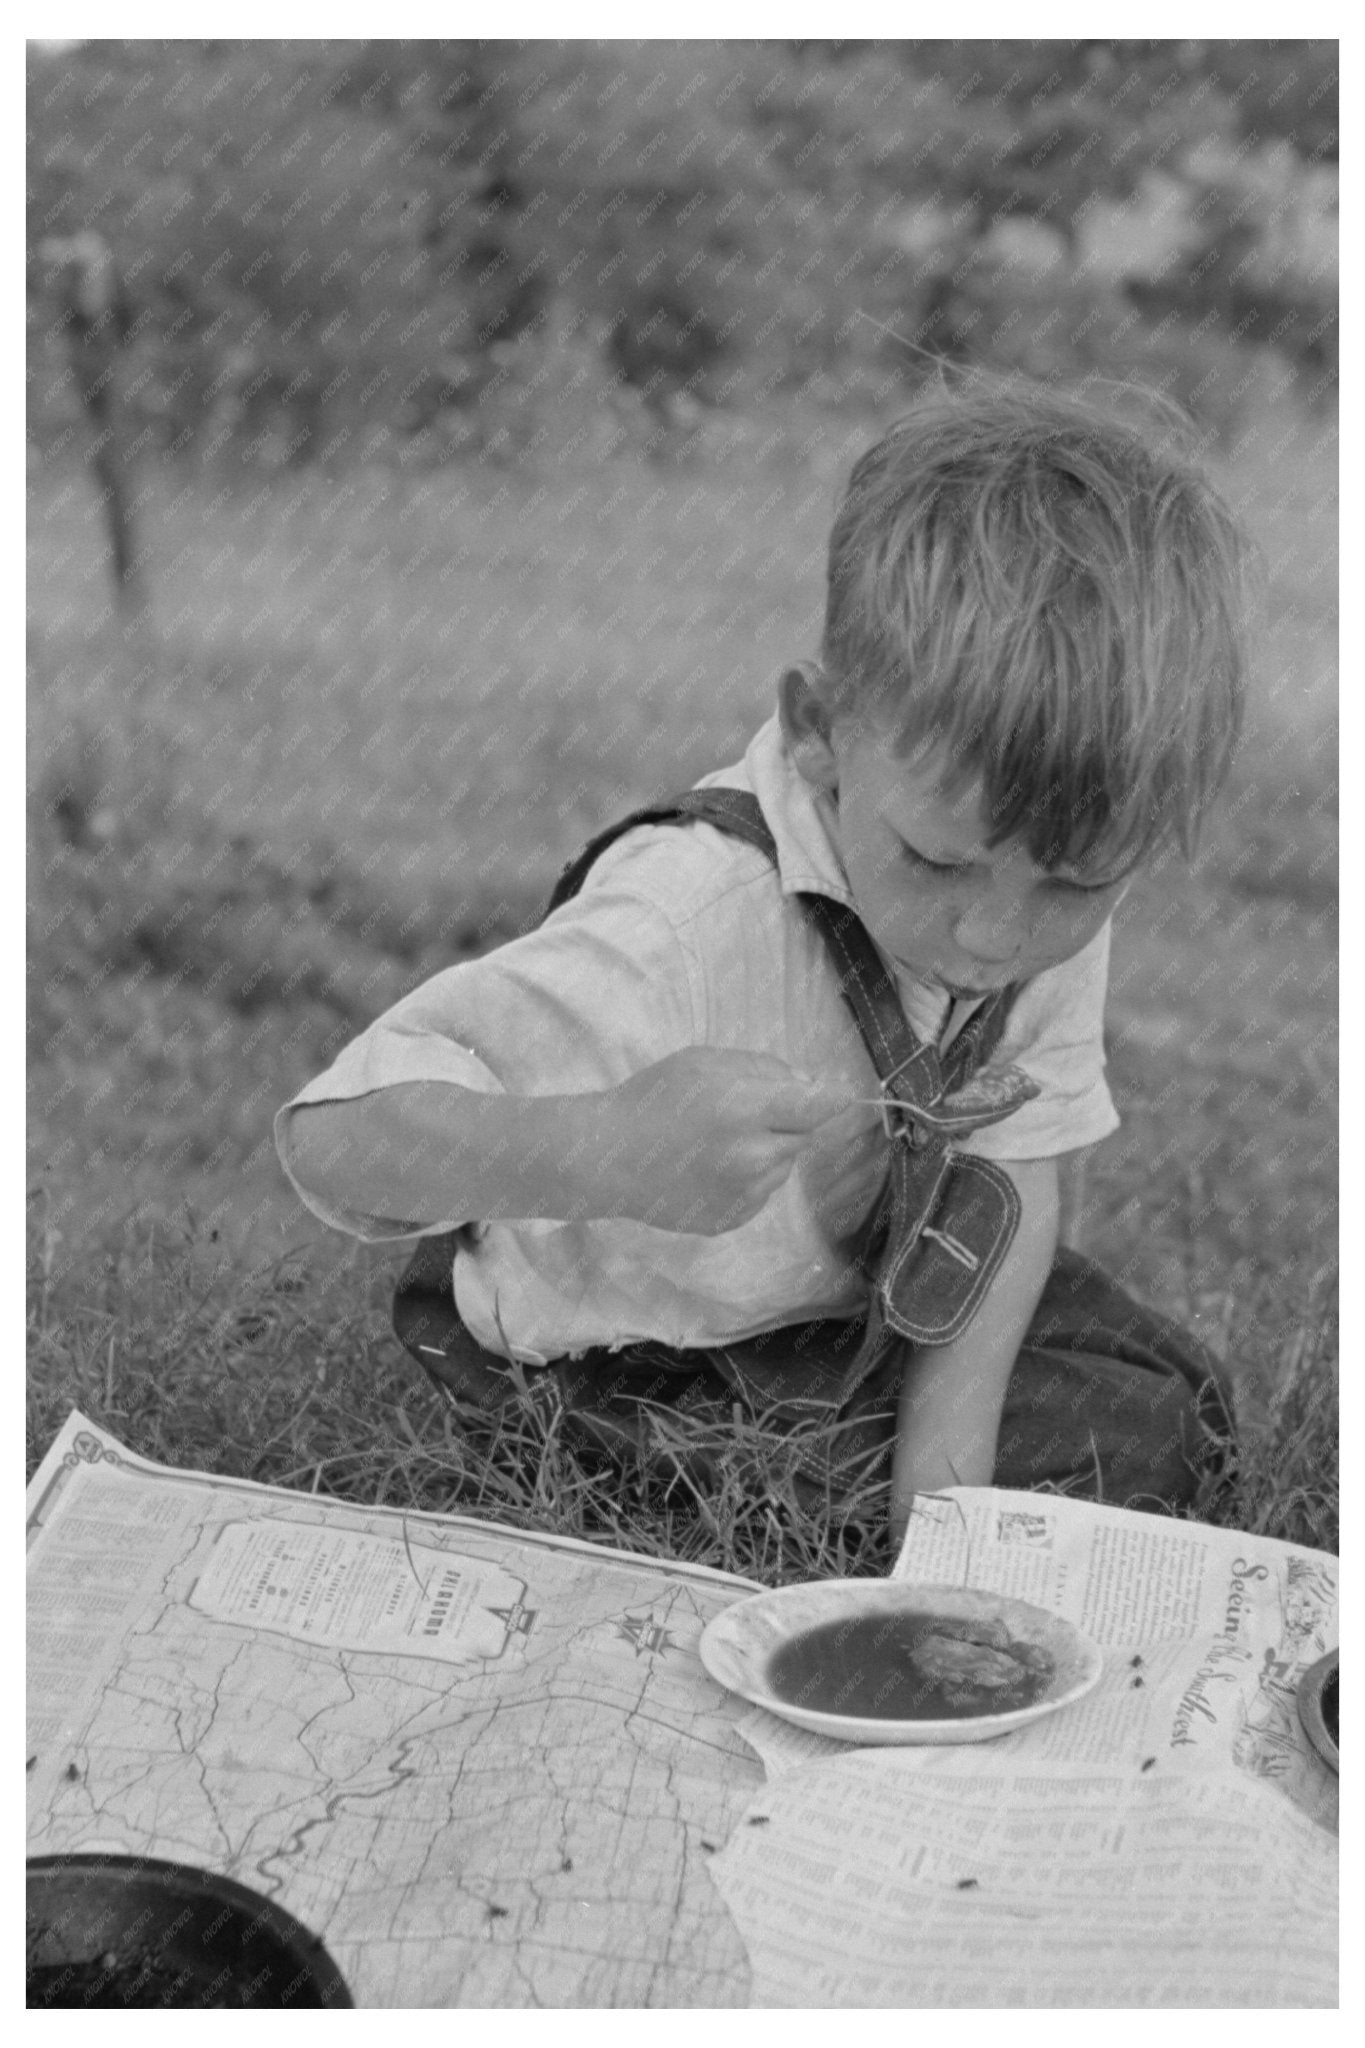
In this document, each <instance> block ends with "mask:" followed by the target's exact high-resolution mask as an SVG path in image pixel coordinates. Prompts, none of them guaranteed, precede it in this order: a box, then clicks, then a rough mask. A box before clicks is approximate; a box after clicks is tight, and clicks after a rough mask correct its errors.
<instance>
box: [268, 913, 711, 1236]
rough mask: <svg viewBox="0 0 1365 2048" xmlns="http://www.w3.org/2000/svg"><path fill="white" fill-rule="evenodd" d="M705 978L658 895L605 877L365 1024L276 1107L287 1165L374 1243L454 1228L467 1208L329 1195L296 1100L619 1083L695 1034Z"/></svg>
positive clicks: (319, 1208) (557, 1089) (305, 1194)
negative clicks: (388, 1209)
mask: <svg viewBox="0 0 1365 2048" xmlns="http://www.w3.org/2000/svg"><path fill="white" fill-rule="evenodd" d="M698 983H699V970H698V967H697V964H696V962H695V960H694V959H693V958H692V957H691V955H690V954H689V952H688V950H687V949H686V948H685V947H684V945H683V943H682V941H681V939H680V938H679V935H678V933H677V931H676V930H675V928H674V926H673V924H672V922H671V921H670V919H669V918H668V917H667V916H666V915H665V913H664V912H663V911H662V910H661V909H660V908H659V907H658V905H657V904H655V903H654V902H652V901H650V900H649V899H648V898H646V897H645V896H643V895H641V894H639V893H638V892H637V891H635V890H633V889H630V888H628V887H625V886H623V885H621V884H619V883H614V882H612V881H610V880H603V881H602V882H601V883H599V884H597V885H596V886H592V887H589V888H586V889H585V890H584V891H583V892H582V893H581V894H580V895H578V896H576V897H574V898H573V899H572V900H571V901H570V902H569V903H566V904H564V905H562V906H561V908H560V909H559V910H557V911H555V912H554V913H553V914H552V915H551V916H550V917H548V918H547V919H546V920H545V922H544V923H543V924H542V925H541V926H539V927H538V929H537V930H535V931H533V932H528V933H527V934H526V935H525V936H524V937H522V938H519V939H513V940H511V941H509V943H508V944H506V945H504V946H500V947H497V948H496V949H495V950H494V951H493V952H491V953H487V954H485V955H483V956H482V957H481V958H480V959H477V960H468V961H463V962H461V964H460V965H459V966H457V967H450V968H447V969H445V971H444V972H442V973H440V974H437V975H434V976H433V977H432V978H431V980H429V981H426V982H424V983H423V984H422V986H421V987H420V988H416V989H414V990H413V991H412V992H411V994H409V995H406V996H404V997H403V998H402V1000H401V1001H399V1002H397V1003H395V1004H394V1006H393V1007H392V1009H390V1010H387V1011H386V1012H385V1013H384V1015H383V1016H382V1017H379V1018H377V1019H376V1021H375V1022H374V1023H373V1024H371V1025H370V1026H369V1027H368V1028H367V1029H366V1030H364V1031H362V1032H361V1033H360V1035H359V1037H357V1038H355V1039H353V1040H352V1041H351V1043H350V1044H349V1045H347V1046H346V1047H345V1048H344V1049H343V1050H342V1052H341V1053H340V1054H339V1055H338V1057H337V1058H336V1059H335V1060H334V1061H333V1063H332V1065H331V1066H330V1067H328V1068H327V1069H326V1071H325V1072H324V1073H322V1074H319V1075H318V1076H317V1077H316V1078H315V1079H314V1080H312V1081H310V1082H309V1083H308V1084H307V1086H306V1087H304V1088H302V1089H300V1090H299V1092H298V1094H297V1095H295V1096H294V1097H293V1098H292V1099H291V1100H290V1101H289V1102H287V1103H285V1105H284V1106H283V1108H281V1109H280V1110H279V1111H278V1112H277V1114H276V1117H275V1123H274V1133H275V1147H276V1151H277V1152H278V1154H279V1159H280V1164H281V1166H282V1167H283V1169H284V1172H285V1174H286V1176H287V1178H288V1180H289V1182H290V1185H291V1186H292V1187H293V1188H294V1190H295V1192H296V1193H297V1195H298V1196H299V1199H300V1200H301V1201H302V1202H303V1203H304V1204H305V1206H306V1207H307V1208H308V1209H310V1210H311V1211H312V1213H313V1214H314V1215H315V1216H317V1217H318V1218H319V1219H320V1220H321V1221H322V1222H324V1223H326V1224H329V1225H330V1226H331V1227H332V1228H333V1229H337V1230H344V1231H348V1232H349V1233H351V1234H352V1235H354V1236H357V1237H361V1238H364V1239H365V1240H367V1241H371V1242H378V1241H382V1240H383V1239H386V1238H393V1237H405V1236H414V1235H423V1234H425V1235H430V1234H432V1233H434V1232H437V1231H442V1230H450V1229H452V1228H454V1227H456V1220H457V1219H451V1220H448V1221H444V1222H435V1223H414V1222H411V1221H408V1220H404V1219H403V1218H400V1217H389V1216H372V1215H367V1214H365V1213H363V1212H361V1211H359V1210H353V1209H350V1208H339V1207H337V1206H335V1205H334V1204H332V1203H329V1202H326V1201H324V1200H323V1199H322V1198H320V1197H319V1196H318V1195H317V1194H316V1193H315V1192H314V1191H313V1190H312V1189H310V1188H308V1187H306V1186H305V1185H304V1184H303V1182H302V1181H301V1180H300V1179H299V1176H298V1174H297V1172H296V1170H295V1163H294V1158H293V1150H292V1142H291V1124H292V1121H293V1118H294V1114H295V1112H296V1111H297V1110H299V1109H302V1108H304V1107H306V1106H307V1105H309V1104H311V1103H321V1102H346V1101H354V1100H356V1099H358V1098H359V1097H361V1096H365V1095H371V1094H374V1093H376V1092H377V1091H378V1090H380V1089H384V1088H392V1087H395V1086H396V1085H398V1084H399V1083H402V1082H411V1081H449V1082H453V1083H455V1084H456V1085H457V1086H459V1087H463V1088H472V1089H476V1090H479V1091H480V1092H482V1093H487V1094H497V1093H505V1094H508V1095H525V1096H535V1095H577V1094H585V1093H589V1092H592V1091H595V1090H601V1089H606V1088H612V1087H615V1086H617V1085H618V1084H619V1083H620V1082H622V1081H625V1080H628V1079H629V1077H630V1076H631V1075H632V1074H634V1073H637V1072H639V1071H640V1070H641V1069H642V1068H643V1067H646V1066H649V1065H652V1064H653V1063H654V1062H655V1061H657V1060H661V1059H663V1058H664V1057H665V1056H666V1055H667V1054H668V1053H670V1052H674V1051H678V1050H681V1049H682V1047H684V1046H688V1045H693V1044H696V1043H698V1042H699V1025H698V1009H697V996H698ZM458 1220H460V1221H463V1220H464V1219H463V1218H460V1219H458Z"/></svg>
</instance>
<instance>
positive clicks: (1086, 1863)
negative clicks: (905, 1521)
mask: <svg viewBox="0 0 1365 2048" xmlns="http://www.w3.org/2000/svg"><path fill="white" fill-rule="evenodd" d="M917 1508H918V1511H917V1513H916V1514H915V1516H914V1518H913V1519H912V1522H911V1526H910V1530H909V1532H908V1534H907V1537H906V1541H905V1544H904V1547H903V1549H902V1552H901V1555H900V1557H899V1559H898V1560H897V1564H896V1568H895V1573H894V1576H895V1577H896V1578H898V1579H902V1580H905V1581H907V1582H911V1583H915V1582H918V1583H920V1584H938V1585H943V1584H949V1585H961V1584H966V1583H970V1584H971V1585H973V1586H977V1587H983V1588H986V1589H989V1590H992V1591H996V1592H1000V1593H1005V1594H1010V1595H1012V1596H1014V1597H1016V1598H1019V1599H1024V1600H1028V1601H1031V1602H1032V1603H1033V1604H1034V1605H1036V1606H1039V1607H1044V1608H1048V1609H1050V1610H1052V1611H1053V1612H1056V1613H1059V1614H1062V1615H1064V1616H1065V1617H1066V1618H1067V1619H1068V1620H1069V1621H1072V1622H1074V1623H1075V1624H1076V1625H1077V1626H1078V1627H1080V1628H1082V1629H1084V1630H1085V1632H1086V1633H1087V1634H1088V1635H1090V1636H1092V1637H1093V1638H1094V1639H1095V1640H1096V1641H1097V1642H1098V1643H1099V1644H1100V1645H1101V1647H1102V1648H1103V1649H1104V1650H1105V1652H1106V1657H1105V1670H1104V1675H1103V1677H1102V1679H1101V1681H1100V1683H1099V1685H1098V1686H1097V1687H1096V1689H1095V1690H1094V1691H1093V1692H1092V1693H1090V1694H1089V1695H1088V1696H1087V1697H1086V1698H1085V1699H1083V1700H1080V1701H1078V1702H1076V1703H1075V1704H1074V1705H1072V1706H1070V1707H1067V1708H1065V1709H1064V1710H1062V1711H1060V1712H1058V1713H1056V1714H1054V1715H1050V1716H1048V1717H1046V1718H1044V1719H1042V1720H1040V1721H1037V1722H1035V1723H1033V1724H1031V1725H1030V1726H1028V1727H1025V1728H1022V1729H1020V1730H1018V1731H1016V1732H1015V1733H1013V1734H1011V1735H1008V1736H1004V1737H998V1738H996V1739H995V1740H993V1741H991V1742H988V1743H983V1744H980V1745H975V1744H971V1745H962V1746H956V1747H952V1748H943V1749H937V1748H918V1749H916V1748H906V1749H892V1750H871V1749H863V1750H853V1749H849V1748H848V1747H846V1746H844V1745H841V1744H835V1743H832V1742H827V1741H825V1740H823V1739H822V1738H821V1737H819V1736H814V1735H810V1734H807V1733H805V1732H804V1731H801V1730H798V1729H795V1728H792V1727H790V1726H788V1725H787V1724H786V1723H784V1722H781V1721H778V1720H776V1719H775V1718H774V1717H773V1716H771V1715H768V1714H766V1713H762V1712H758V1711H756V1712H755V1713H753V1714H752V1715H751V1716H750V1718H749V1719H748V1721H746V1723H745V1724H744V1727H745V1733H746V1734H747V1735H748V1736H749V1739H750V1740H751V1741H752V1742H753V1743H754V1745H755V1747H756V1748H757V1749H758V1750H759V1753H760V1754H761V1755H762V1757H763V1759H764V1762H765V1766H766V1768H767V1773H768V1784H767V1786H766V1788H765V1790H764V1793H763V1794H762V1795H761V1797H760V1798H759V1799H757V1800H756V1801H755V1802H754V1804H753V1805H752V1806H751V1808H750V1810H749V1813H748V1814H747V1815H746V1824H745V1825H743V1826H741V1827H740V1828H738V1829H737V1830H736V1832H735V1834H734V1836H733V1837H732V1839H731V1841H730V1843H729V1844H728V1846H727V1848H726V1849H725V1851H724V1853H723V1855H722V1856H720V1857H719V1858H717V1859H716V1862H715V1863H714V1864H713V1866H712V1870H713V1875H714V1876H715V1878H716V1881H717V1883H718V1884H719V1885H720V1887H721V1890H722V1891H723V1893H724V1895H725V1898H726V1900H727V1903H728V1904H729V1906H730V1908H731V1911H732V1912H733V1913H734V1915H735V1918H736V1920H737V1922H738V1924H739V1926H740V1928H741V1930H742V1932H743V1934H744V1938H745V1941H746V1943H747V1945H748V1948H749V1953H750V1959H751V1962H752V1964H753V1969H754V1985H753V2002H754V2003H755V2004H756V2005H764V2006H792V2007H812V2006H814V2007H819V2006H840V2005H850V2006H877V2005H881V2006H894V2007H902V2008H910V2007H938V2006H960V2007H968V2008H970V2007H981V2008H1000V2007H1027V2006H1047V2007H1067V2006H1081V2007H1086V2008H1100V2007H1144V2006H1146V2007H1162V2006H1164V2007H1172V2006H1174V2007H1204V2008H1219V2007H1222V2008H1237V2007H1248V2008H1260V2009H1265V2008H1272V2007H1321V2006H1329V2007H1330V2006H1333V2005H1335V2003H1336V1997H1337V1992H1336V1871H1337V1857H1336V1842H1335V1816H1336V1778H1335V1775H1334V1774H1333V1773H1332V1772H1331V1770H1330V1769H1329V1768H1328V1767H1327V1766H1326V1765H1325V1764H1324V1763H1322V1762H1321V1760H1320V1759H1319V1758H1318V1757H1317V1756H1316V1755H1315V1754H1314V1752H1313V1750H1312V1749H1311V1748H1310V1746H1309V1745H1308V1743H1307V1741H1306V1739H1305V1737H1304V1736H1303V1733H1302V1731H1301V1729H1300V1726H1299V1722H1298V1717H1297V1710H1296V1706H1295V1696H1294V1695H1295V1686H1296V1684H1297V1681H1298V1678H1299V1677H1300V1676H1301V1674H1302V1673H1303V1672H1304V1671H1305V1670H1307V1669H1308V1667H1309V1666H1310V1665H1312V1664H1313V1663H1315V1662H1316V1661H1317V1660H1318V1658H1319V1657H1320V1656H1322V1655H1323V1654H1324V1653H1325V1652H1326V1651H1327V1650H1328V1649H1330V1648H1332V1647H1334V1646H1335V1644H1336V1640H1337V1637H1336V1627H1337V1622H1336V1611H1337V1610H1336V1580H1337V1573H1336V1560H1335V1559H1334V1558H1332V1557H1329V1556H1327V1555H1326V1554H1325V1553H1322V1552H1318V1551H1309V1550H1302V1549H1298V1548H1296V1547H1295V1546H1293V1545H1291V1544H1286V1543H1277V1542H1272V1541H1269V1540H1267V1539H1264V1538H1256V1537H1249V1536H1244V1535H1240V1534H1238V1533H1236V1532H1234V1531H1229V1530H1221V1529H1212V1528H1208V1527H1205V1526H1203V1525H1201V1524H1195V1523H1188V1522H1177V1521H1172V1520H1168V1519H1165V1518H1163V1517H1159V1516H1155V1515H1142V1514H1133V1513H1127V1512H1124V1511H1122V1510H1118V1509H1112V1508H1099V1507H1093V1506H1090V1505H1088V1504H1086V1503H1082V1502H1075V1501H1067V1500H1064V1499H1061V1498H1056V1497H1050V1496H1047V1495H1040V1494H1030V1493H1010V1492H1005V1491H998V1490H995V1489H991V1488H956V1489H952V1490H951V1491H949V1492H948V1493H945V1494H944V1495H942V1496H937V1497H935V1498H934V1499H932V1500H921V1501H920V1502H919V1503H918V1504H917Z"/></svg>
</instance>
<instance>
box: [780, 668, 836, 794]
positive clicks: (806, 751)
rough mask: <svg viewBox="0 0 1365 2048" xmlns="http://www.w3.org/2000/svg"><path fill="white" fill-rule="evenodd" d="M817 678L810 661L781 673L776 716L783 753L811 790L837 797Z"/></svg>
mask: <svg viewBox="0 0 1365 2048" xmlns="http://www.w3.org/2000/svg"><path fill="white" fill-rule="evenodd" d="M819 674H820V669H819V666H818V664H817V663H816V662H813V661H803V662H798V663H797V665H796V666H795V667H794V668H788V669H784V670H783V672H782V675H781V678H780V679H779V682H778V685H777V715H778V718H779V719H780V721H781V725H782V735H783V738H784V739H785V740H786V742H787V751H788V753H790V755H791V757H792V759H793V761H795V763H796V765H797V767H798V768H799V769H800V771H801V773H802V775H803V776H804V777H805V779H806V781H807V782H809V783H810V784H811V785H812V787H813V788H815V789H823V790H827V791H828V792H829V794H830V795H831V796H832V797H834V798H836V799H837V797H838V794H839V763H838V759H837V757H836V755H835V752H834V747H833V743H832V738H831V734H832V725H831V720H830V715H829V712H828V711H827V710H826V708H825V706H824V704H823V703H822V701H821V699H820V696H819V693H818V691H817V688H816V682H817V679H818V677H819Z"/></svg>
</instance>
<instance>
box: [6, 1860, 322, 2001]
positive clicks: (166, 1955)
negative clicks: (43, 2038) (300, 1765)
mask: <svg viewBox="0 0 1365 2048" xmlns="http://www.w3.org/2000/svg"><path fill="white" fill-rule="evenodd" d="M26 1918H27V1946H26V1968H25V1978H26V1983H27V1993H28V1996H27V2003H28V2005H29V2006H33V2007H39V2008H41V2007H44V2006H48V2007H56V2006H113V2007H118V2006H122V2007H125V2008H126V2007H130V2006H162V2007H165V2006H197V2007H199V2008H201V2009H205V2008H209V2007H219V2006H225V2007H235V2008H236V2009H238V2010H241V2009H242V2008H243V2007H248V2006H271V2007H280V2006H291V2007H309V2006H334V2007H335V2006H349V2005H351V2003H352V1999H351V1995H350V1993H349V1991H348V1990H347V1989H346V1984H345V1980H344V1979H343V1977H342V1975H341V1972H340V1971H339V1970H338V1969H337V1966H336V1964H335V1963H334V1962H333V1961H332V1958H331V1957H330V1956H329V1955H328V1953H327V1951H326V1949H325V1948H324V1947H323V1945H322V1942H321V1940H320V1939H319V1938H318V1937H317V1936H316V1935H312V1934H310V1933H309V1932H308V1929H307V1928H306V1927H304V1926H302V1925H301V1924H300V1923H299V1922H298V1921H297V1920H296V1919H295V1918H294V1916H293V1914H292V1913H286V1912H285V1910H284V1908H283V1907H282V1906H277V1905H276V1904H275V1903H274V1901H273V1900H271V1899H267V1898H264V1897H262V1896H261V1894H260V1893H259V1892H253V1891H249V1890H248V1889H247V1887H246V1886H245V1885H242V1884H236V1883H234V1882H233V1880H232V1879H231V1878H230V1877H219V1876H218V1875H217V1874H216V1873H215V1872H214V1871H212V1870H196V1869H194V1868H193V1867H192V1866H191V1865H190V1864H187V1863H163V1862H161V1861H159V1860H158V1859H157V1858H155V1857H150V1856H34V1857H31V1858H30V1859H29V1864H28V1904H27V1915H26Z"/></svg>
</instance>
